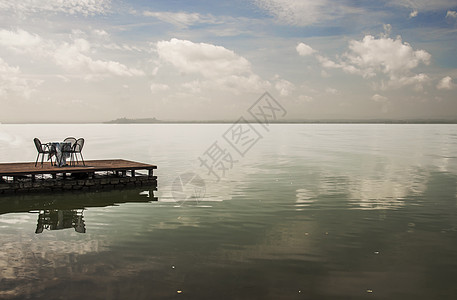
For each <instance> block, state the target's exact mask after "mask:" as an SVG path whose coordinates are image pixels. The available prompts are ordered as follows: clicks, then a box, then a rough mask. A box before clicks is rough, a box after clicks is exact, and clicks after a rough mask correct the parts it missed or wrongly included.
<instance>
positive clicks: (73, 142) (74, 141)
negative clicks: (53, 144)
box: [63, 136, 76, 148]
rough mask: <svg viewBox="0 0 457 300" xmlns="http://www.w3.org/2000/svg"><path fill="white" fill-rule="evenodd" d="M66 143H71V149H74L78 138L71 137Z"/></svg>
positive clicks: (65, 140)
mask: <svg viewBox="0 0 457 300" xmlns="http://www.w3.org/2000/svg"><path fill="white" fill-rule="evenodd" d="M63 142H64V143H70V148H73V145H74V144H75V143H76V138H74V137H72V136H70V137H67V138H66V139H64V140H63Z"/></svg>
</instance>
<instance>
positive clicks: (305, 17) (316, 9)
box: [254, 0, 364, 26]
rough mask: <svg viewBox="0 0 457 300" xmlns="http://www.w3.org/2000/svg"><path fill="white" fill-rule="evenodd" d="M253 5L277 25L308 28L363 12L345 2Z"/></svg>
mask: <svg viewBox="0 0 457 300" xmlns="http://www.w3.org/2000/svg"><path fill="white" fill-rule="evenodd" d="M254 2H255V4H256V5H257V6H258V7H260V8H262V9H264V10H266V11H267V12H268V13H269V14H270V15H273V16H274V17H275V18H276V20H277V21H278V22H279V23H282V24H288V25H294V26H308V25H311V24H315V23H324V22H326V21H328V20H333V19H336V18H339V17H342V16H344V15H348V14H352V13H359V14H362V13H363V12H364V11H363V10H362V9H361V8H359V7H351V6H349V5H347V4H346V3H344V2H345V1H330V0H302V1H297V0H255V1H254Z"/></svg>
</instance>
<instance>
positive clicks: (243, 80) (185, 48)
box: [157, 38, 268, 92]
mask: <svg viewBox="0 0 457 300" xmlns="http://www.w3.org/2000/svg"><path fill="white" fill-rule="evenodd" d="M157 53H158V55H159V58H160V59H161V60H162V61H164V62H167V63H169V64H171V65H173V66H174V67H175V68H176V69H178V71H179V72H180V73H182V74H189V75H194V76H202V77H203V78H204V79H205V80H203V81H198V82H199V84H198V89H199V90H201V89H203V88H209V89H217V88H220V89H228V90H231V91H234V92H237V90H250V91H259V90H262V89H264V88H265V87H266V86H268V83H267V82H264V81H262V79H261V78H260V77H259V76H258V75H256V74H254V73H253V72H252V70H251V64H250V63H249V61H248V60H247V59H245V58H244V57H242V56H239V55H237V54H236V53H235V52H233V51H232V50H229V49H226V48H224V47H222V46H216V45H212V44H207V43H193V42H191V41H187V40H179V39H176V38H173V39H171V40H170V41H160V42H158V43H157ZM194 90H197V89H195V88H194Z"/></svg>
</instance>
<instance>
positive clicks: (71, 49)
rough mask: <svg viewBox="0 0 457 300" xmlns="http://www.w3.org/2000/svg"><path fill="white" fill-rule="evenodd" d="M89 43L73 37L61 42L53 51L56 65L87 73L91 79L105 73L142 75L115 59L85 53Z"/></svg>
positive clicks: (142, 73) (140, 72)
mask: <svg viewBox="0 0 457 300" xmlns="http://www.w3.org/2000/svg"><path fill="white" fill-rule="evenodd" d="M90 49H91V45H90V43H89V42H88V41H87V40H85V39H81V38H79V39H75V40H74V41H73V43H66V42H65V43H63V44H61V45H60V46H59V47H58V48H57V49H56V51H55V53H54V59H55V61H56V63H57V65H59V66H61V67H63V68H65V69H67V70H74V71H81V72H83V73H85V74H87V75H86V76H85V77H86V79H93V78H96V77H100V76H102V77H103V76H106V75H117V76H142V75H145V74H144V72H143V71H142V70H138V69H135V68H129V67H127V66H125V65H123V64H121V63H119V62H116V61H104V60H95V59H92V58H91V57H89V56H88V55H87V54H88V53H89V52H90Z"/></svg>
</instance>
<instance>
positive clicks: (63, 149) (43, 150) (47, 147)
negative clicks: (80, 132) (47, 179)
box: [33, 137, 85, 167]
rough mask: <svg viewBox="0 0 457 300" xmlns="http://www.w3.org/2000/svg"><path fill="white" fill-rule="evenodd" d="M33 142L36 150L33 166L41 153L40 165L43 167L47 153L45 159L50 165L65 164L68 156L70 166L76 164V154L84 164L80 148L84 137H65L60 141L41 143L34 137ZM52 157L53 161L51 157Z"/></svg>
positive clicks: (60, 165)
mask: <svg viewBox="0 0 457 300" xmlns="http://www.w3.org/2000/svg"><path fill="white" fill-rule="evenodd" d="M33 142H34V143H35V147H36V149H37V151H38V154H37V157H36V160H35V167H36V166H37V164H38V160H39V158H40V155H41V166H42V167H43V161H44V157H45V156H46V155H47V160H50V161H51V165H53V166H56V167H64V166H67V159H68V158H70V166H72V165H73V166H76V165H77V164H78V163H79V161H78V156H77V155H78V154H79V156H80V158H81V162H82V164H83V166H85V162H84V157H83V155H82V150H83V147H84V138H79V139H76V138H74V137H67V138H65V139H64V140H63V141H62V142H48V143H45V144H43V143H41V141H40V139H38V138H34V139H33ZM53 158H54V162H53V161H52V159H53Z"/></svg>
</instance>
